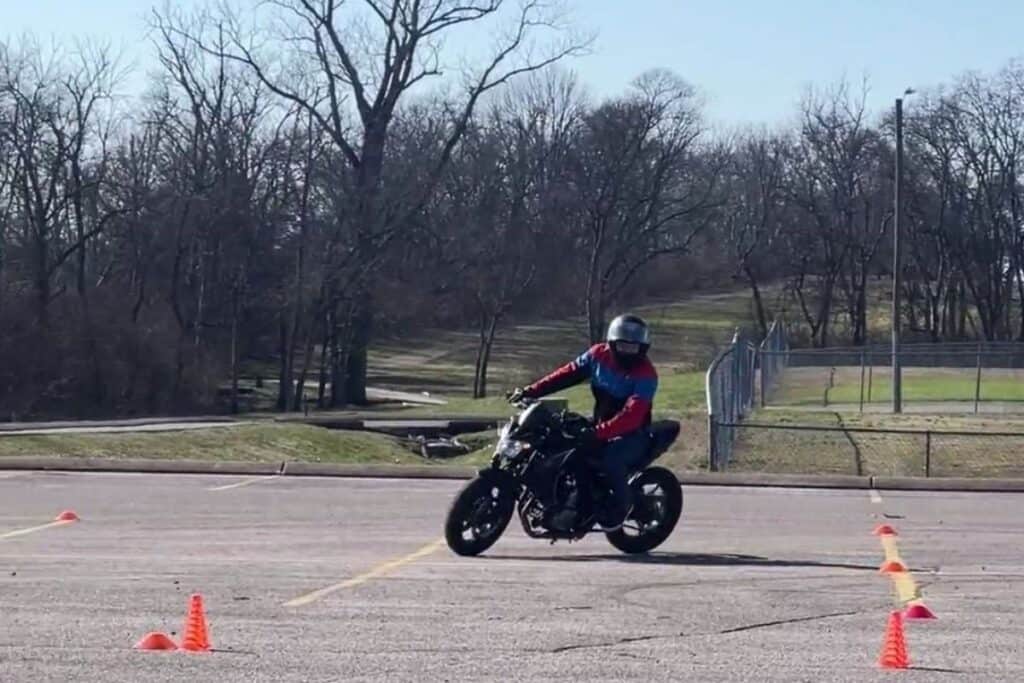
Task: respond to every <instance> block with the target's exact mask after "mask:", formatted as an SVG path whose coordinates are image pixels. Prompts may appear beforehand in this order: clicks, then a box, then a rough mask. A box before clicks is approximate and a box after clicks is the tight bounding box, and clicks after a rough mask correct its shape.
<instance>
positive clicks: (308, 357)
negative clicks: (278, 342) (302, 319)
mask: <svg viewBox="0 0 1024 683" xmlns="http://www.w3.org/2000/svg"><path fill="white" fill-rule="evenodd" d="M315 329H316V327H315V318H314V319H312V320H310V322H309V325H307V327H306V345H305V349H304V351H305V352H304V353H303V355H302V369H301V370H299V379H298V380H297V381H296V382H295V405H294V409H295V410H296V411H302V406H303V402H304V401H305V398H306V376H307V375H308V374H309V367H310V365H311V364H312V362H313V345H314V344H313V335H314V334H315V332H314V330H315Z"/></svg>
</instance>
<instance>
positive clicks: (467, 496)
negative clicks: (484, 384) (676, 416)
mask: <svg viewBox="0 0 1024 683" xmlns="http://www.w3.org/2000/svg"><path fill="white" fill-rule="evenodd" d="M515 405H516V407H517V408H519V409H520V411H521V412H519V413H518V414H517V415H515V416H513V417H512V418H511V419H510V420H509V422H508V423H507V424H505V425H504V426H503V427H502V428H501V430H500V432H499V440H498V443H497V446H496V447H495V449H494V455H493V457H492V459H491V464H490V466H489V467H486V468H483V469H481V470H479V472H478V474H477V476H476V478H474V479H473V480H471V481H470V482H469V483H468V484H466V485H465V486H464V487H463V488H462V489H461V490H460V491H459V493H458V494H457V495H456V496H455V498H454V500H453V501H452V503H451V506H450V508H449V510H448V515H447V519H446V521H445V539H446V541H447V543H448V547H449V548H451V549H452V551H454V552H455V553H456V554H458V555H463V556H474V555H479V554H480V553H482V552H484V551H485V550H487V549H488V548H490V547H491V546H492V545H494V543H495V542H497V540H498V539H499V538H500V537H501V535H502V534H503V533H504V531H505V529H506V528H507V526H508V524H509V522H510V521H511V519H512V516H513V515H514V514H517V513H518V516H519V520H520V522H521V524H522V526H523V530H524V531H525V532H526V534H527V535H528V536H530V537H531V538H538V539H548V540H550V541H551V543H555V542H557V541H559V540H565V541H568V542H574V541H578V540H580V539H582V538H583V537H585V536H586V535H587V534H589V533H591V532H593V531H600V528H599V527H596V528H595V524H596V519H597V514H598V512H599V511H600V510H601V509H602V506H603V505H604V504H605V502H606V501H607V500H609V498H610V495H611V494H610V490H609V487H608V485H607V483H606V482H605V481H604V478H603V477H602V476H601V475H600V473H599V470H598V469H597V468H595V467H594V466H593V464H592V461H591V458H592V457H594V455H595V454H593V453H585V452H584V451H583V449H581V448H580V447H579V446H580V443H581V441H580V436H581V434H582V431H583V430H584V429H586V428H587V427H588V426H589V425H590V422H589V421H588V420H587V418H585V417H583V416H582V415H579V414H576V413H573V412H571V411H568V410H560V411H556V410H554V409H553V408H551V407H549V404H545V403H544V402H543V401H530V400H522V401H518V402H517V403H516V404H515ZM679 429H680V425H679V423H678V422H675V421H671V420H665V421H657V422H653V423H652V424H651V425H650V426H649V427H648V435H649V445H648V449H647V452H646V454H645V456H644V457H643V458H642V459H641V460H640V462H639V463H637V464H636V466H634V467H633V468H632V469H631V471H630V472H629V473H628V481H629V485H630V486H631V487H632V490H633V497H634V504H633V508H632V510H631V511H630V513H629V515H628V516H627V518H626V520H625V522H624V523H623V525H622V526H621V527H620V528H618V529H615V530H612V531H606V532H603V533H604V534H605V536H606V537H607V539H608V541H609V542H610V543H611V544H612V545H613V546H615V547H616V548H617V549H619V550H620V551H622V552H624V553H628V554H639V553H646V552H648V551H650V550H653V549H654V548H656V547H658V546H659V545H661V544H662V543H664V542H665V540H666V539H667V538H668V537H669V535H671V533H672V531H673V530H674V529H675V526H676V524H677V522H678V521H679V518H680V516H681V514H682V509H683V492H682V487H681V485H680V482H679V480H678V479H677V478H676V476H675V475H674V474H673V473H672V472H671V471H670V470H668V469H666V468H664V467H660V466H651V463H653V462H654V461H655V460H657V459H658V458H659V457H661V455H662V454H664V453H665V451H667V450H668V448H669V447H670V446H671V445H672V444H673V443H674V442H675V440H676V438H678V436H679Z"/></svg>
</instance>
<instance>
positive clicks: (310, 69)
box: [156, 0, 583, 403]
mask: <svg viewBox="0 0 1024 683" xmlns="http://www.w3.org/2000/svg"><path fill="white" fill-rule="evenodd" d="M265 7H266V8H267V11H266V12H262V11H257V16H256V19H255V21H256V22H257V25H259V23H262V26H263V27H264V28H266V27H269V26H280V27H284V28H283V30H282V34H280V35H279V39H278V40H276V41H274V43H273V44H274V45H276V46H277V47H279V48H283V49H284V54H287V55H289V56H290V60H286V61H285V64H286V65H287V67H286V68H284V69H282V68H280V67H279V66H278V65H280V64H281V60H280V57H279V56H278V55H274V56H271V55H270V54H269V53H268V52H266V51H261V50H260V49H259V48H258V46H257V42H256V39H255V37H254V36H255V33H254V32H253V31H249V30H247V29H245V28H243V26H242V22H241V19H240V17H239V14H238V13H235V12H229V11H226V12H223V13H221V14H220V15H219V16H217V17H206V18H205V20H204V22H203V24H204V25H205V26H207V27H210V31H212V30H216V31H217V32H218V34H226V35H227V36H229V43H230V45H229V46H226V47H219V46H218V42H217V41H215V40H212V39H211V38H212V36H211V34H210V32H209V31H207V32H206V33H205V34H204V33H201V32H200V31H198V30H195V29H194V28H193V27H190V26H188V25H187V24H185V23H183V22H182V21H180V20H176V19H175V17H173V16H170V14H169V13H166V12H165V13H163V14H157V15H156V19H157V23H158V25H160V26H162V27H165V28H166V29H167V30H170V31H173V32H176V33H179V34H181V35H185V36H187V37H188V38H189V40H191V41H193V42H194V43H196V44H198V45H201V46H202V47H203V49H205V50H207V51H211V52H214V53H216V54H217V55H219V56H224V57H226V58H229V59H232V60H234V61H237V62H239V63H242V64H244V65H245V66H247V67H248V68H249V69H251V71H252V73H254V74H255V75H256V76H257V77H258V78H259V79H260V81H261V82H263V83H264V84H265V85H266V86H267V87H268V88H269V89H270V90H271V91H272V92H274V93H275V94H276V95H278V96H279V97H281V98H283V99H284V100H286V101H288V102H291V103H293V104H294V105H295V106H297V107H299V108H301V109H302V110H304V111H306V112H308V113H309V115H310V116H311V117H313V119H314V120H316V121H317V123H318V124H319V126H320V127H321V128H322V129H323V130H324V131H325V132H326V133H327V135H328V136H329V138H330V140H331V141H332V142H333V144H334V145H335V146H336V149H337V150H338V152H339V153H340V154H342V155H343V157H344V159H345V160H346V161H347V162H348V164H349V165H350V167H351V170H352V175H353V178H352V180H353V199H354V201H355V207H354V210H353V212H352V221H353V222H354V225H355V226H356V228H355V230H354V233H355V234H354V244H353V245H352V246H353V249H354V250H355V252H356V253H357V254H358V261H359V262H360V263H361V264H363V265H364V266H365V267H364V272H365V273H366V277H364V278H361V279H360V280H359V281H357V282H355V283H353V284H354V285H355V287H356V288H357V289H358V290H359V295H358V296H357V297H356V300H357V301H358V302H359V305H358V306H356V307H355V309H354V310H353V315H354V316H355V319H354V320H353V321H352V322H353V328H354V332H355V334H354V335H353V337H352V339H351V340H350V341H351V348H350V349H349V350H348V352H347V357H348V363H347V368H346V370H347V372H346V392H345V393H346V397H347V399H348V400H349V401H351V402H353V403H364V402H365V400H366V350H367V346H368V344H369V342H370V338H369V334H370V327H371V324H372V318H373V313H372V311H373V307H372V301H373V297H372V293H373V288H372V286H371V282H372V278H371V274H372V273H373V268H371V267H369V266H370V265H372V264H374V263H376V262H379V260H380V259H381V255H382V251H383V249H384V248H385V247H386V246H387V245H388V244H389V243H390V241H391V240H392V238H393V236H394V232H395V231H396V230H398V229H400V228H401V227H402V226H403V225H405V224H407V222H408V218H409V217H410V216H411V215H412V214H414V213H415V212H416V210H417V209H418V207H419V206H421V205H422V204H423V203H424V202H425V201H426V199H427V197H428V196H429V193H430V192H431V191H432V189H433V187H434V186H435V185H436V183H437V181H438V180H439V178H440V174H441V172H442V170H443V169H444V167H445V165H446V164H447V163H448V161H449V159H450V157H451V154H452V151H453V150H454V148H455V147H456V145H458V143H459V140H460V139H461V138H462V136H463V134H464V133H465V130H466V126H467V125H468V123H469V121H470V119H471V118H472V116H473V112H474V111H475V109H476V107H477V104H478V103H479V101H480V99H481V98H482V97H483V96H484V95H485V94H486V93H487V92H488V91H490V90H493V89H494V88H496V87H498V86H500V85H502V84H504V83H506V82H508V81H509V80H510V79H512V78H514V77H516V76H518V75H521V74H525V73H529V72H532V71H536V70H538V69H541V68H544V67H546V66H548V65H550V64H553V63H555V62H557V61H559V60H561V59H563V58H565V57H568V56H570V55H574V54H577V53H578V52H580V50H581V48H582V47H583V43H582V42H581V41H578V40H573V39H572V38H569V39H565V40H563V41H561V42H559V43H557V44H554V46H553V47H552V48H551V49H549V50H548V51H546V52H544V53H543V54H540V55H535V54H534V50H533V49H531V48H532V47H533V42H532V41H533V40H534V38H535V37H536V34H537V33H539V32H543V31H544V30H545V29H550V30H553V31H555V32H556V33H557V32H561V31H562V29H563V27H562V26H560V25H559V22H558V15H557V14H556V13H552V12H551V11H550V10H551V5H550V3H546V2H541V1H540V0H526V1H525V2H523V3H521V4H520V6H519V7H518V8H516V9H515V10H510V7H509V3H508V2H505V0H475V1H474V0H461V1H460V0H393V1H392V2H378V1H377V0H364V2H363V3H362V4H361V5H360V6H359V8H360V9H361V10H362V11H358V10H357V9H356V8H355V7H354V6H353V4H352V3H347V2H343V1H342V0H276V1H275V2H272V3H267V4H266V5H265ZM507 11H512V12H514V16H513V17H512V21H511V24H510V25H509V26H508V27H507V29H506V30H505V31H504V32H503V33H502V34H500V35H499V36H498V37H497V42H496V48H495V51H494V54H493V56H492V57H491V58H489V59H487V60H484V62H483V63H482V66H481V67H480V68H478V69H476V70H472V71H470V72H468V73H466V83H465V92H464V94H463V96H462V97H461V99H459V100H458V101H456V102H453V103H452V104H451V107H450V111H451V117H450V122H449V126H448V131H447V133H446V137H445V141H444V144H443V145H442V146H441V150H440V153H439V154H438V156H437V159H436V160H435V162H434V164H433V170H432V171H431V172H430V173H429V174H428V175H427V178H426V182H425V183H424V184H423V185H422V186H421V187H420V188H419V189H418V191H416V192H413V193H412V197H411V198H410V200H409V201H408V203H407V205H406V206H405V207H401V206H400V207H395V206H385V205H384V204H383V203H382V201H381V181H382V179H383V177H384V165H385V161H386V158H387V155H386V148H387V145H388V135H389V128H390V126H391V124H392V121H393V120H394V117H395V113H396V111H397V110H398V107H399V106H400V104H401V103H402V101H403V99H405V97H406V96H407V95H408V93H409V92H410V91H411V90H412V89H413V88H415V87H417V86H419V85H421V84H422V83H423V82H425V81H427V80H428V79H431V78H436V77H439V76H440V75H441V74H442V63H441V46H440V44H441V40H442V39H443V38H444V37H446V36H447V35H449V34H452V33H455V32H457V31H459V30H463V31H464V30H467V29H469V28H473V27H476V26H477V25H485V24H486V22H488V21H489V20H496V19H501V18H502V17H503V16H504V15H505V14H506V12H507ZM195 28H201V27H200V26H195ZM302 75H306V76H307V77H302ZM350 108H351V109H354V112H355V121H353V120H352V118H351V117H350V116H349V111H350Z"/></svg>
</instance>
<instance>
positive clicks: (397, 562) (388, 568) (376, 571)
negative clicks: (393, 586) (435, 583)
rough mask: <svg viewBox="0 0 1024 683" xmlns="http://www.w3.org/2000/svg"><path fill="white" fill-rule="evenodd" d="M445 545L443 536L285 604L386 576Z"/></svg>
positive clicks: (311, 599) (307, 600)
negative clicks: (401, 555)
mask: <svg viewBox="0 0 1024 683" xmlns="http://www.w3.org/2000/svg"><path fill="white" fill-rule="evenodd" d="M443 545H444V539H443V538H442V539H439V540H437V541H434V542H433V543H428V544H427V545H425V546H423V547H422V548H420V549H419V550H417V551H416V552H414V553H410V554H409V555H406V556H404V557H399V558H397V559H394V560H390V561H388V562H385V563H383V564H379V565H377V566H376V567H374V568H373V569H371V570H370V571H368V572H366V573H364V574H360V575H358V576H353V577H352V578H351V579H346V580H345V581H342V582H341V583H336V584H334V585H333V586H327V587H326V588H321V589H320V590H315V591H313V592H312V593H306V594H305V595H300V596H299V597H297V598H295V599H293V600H289V601H288V602H286V603H284V606H285V607H301V606H302V605H308V604H309V603H311V602H315V601H317V600H319V599H320V598H323V597H326V596H328V595H330V594H331V593H336V592H338V591H340V590H344V589H346V588H353V587H355V586H358V585H361V584H364V583H366V582H367V581H369V580H370V579H375V578H377V577H379V576H384V575H385V574H388V573H389V572H392V571H394V570H396V569H398V568H399V567H404V566H405V565H407V564H410V563H412V562H415V561H416V560H419V559H421V558H424V557H426V556H427V555H430V554H431V553H433V552H434V551H436V550H437V549H438V548H440V547H441V546H443Z"/></svg>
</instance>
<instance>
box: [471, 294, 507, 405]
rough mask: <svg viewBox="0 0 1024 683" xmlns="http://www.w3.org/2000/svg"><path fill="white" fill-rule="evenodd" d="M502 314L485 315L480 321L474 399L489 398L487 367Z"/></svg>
mask: <svg viewBox="0 0 1024 683" xmlns="http://www.w3.org/2000/svg"><path fill="white" fill-rule="evenodd" d="M500 319H501V315H500V314H496V315H488V314H484V315H483V316H482V317H481V319H480V346H479V348H478V349H477V353H476V374H475V376H474V378H473V398H486V397H487V366H488V364H489V363H490V361H491V349H492V348H493V347H494V336H495V334H496V332H497V329H498V322H499V321H500Z"/></svg>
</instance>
